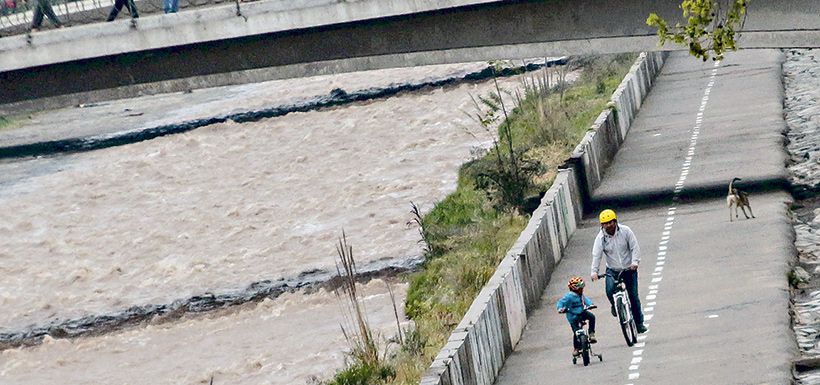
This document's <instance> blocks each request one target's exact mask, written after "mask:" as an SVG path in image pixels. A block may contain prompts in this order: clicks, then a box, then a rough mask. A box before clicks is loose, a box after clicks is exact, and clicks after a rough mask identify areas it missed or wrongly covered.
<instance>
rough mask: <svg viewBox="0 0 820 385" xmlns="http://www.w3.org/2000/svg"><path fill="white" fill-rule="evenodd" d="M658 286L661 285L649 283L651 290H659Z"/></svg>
mask: <svg viewBox="0 0 820 385" xmlns="http://www.w3.org/2000/svg"><path fill="white" fill-rule="evenodd" d="M658 286H660V285H649V290H658Z"/></svg>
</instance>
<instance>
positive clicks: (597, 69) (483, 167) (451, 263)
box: [330, 54, 636, 385]
mask: <svg viewBox="0 0 820 385" xmlns="http://www.w3.org/2000/svg"><path fill="white" fill-rule="evenodd" d="M635 57H636V55H633V54H625V55H613V56H603V57H595V58H577V59H574V60H571V61H570V62H569V63H568V64H567V65H566V66H563V67H558V68H545V69H543V70H542V71H539V72H537V73H533V74H530V75H525V76H523V77H522V81H521V86H520V87H518V89H517V90H504V89H502V88H500V87H499V86H498V83H496V92H494V93H492V94H489V95H474V96H473V97H474V99H473V100H474V102H475V111H472V112H470V113H469V114H470V115H471V116H472V117H473V118H474V120H475V122H476V123H475V126H474V127H473V128H470V129H474V130H477V131H491V132H493V133H495V135H494V136H495V137H496V138H497V139H496V140H495V141H494V142H493V143H492V145H491V146H490V148H488V149H487V150H486V151H485V153H484V154H482V156H479V157H476V158H475V159H473V160H471V161H469V162H467V163H465V164H464V165H462V167H461V169H460V170H459V177H458V186H457V188H456V191H455V192H453V193H452V194H450V195H449V196H448V197H447V198H445V199H444V200H442V201H441V202H438V203H437V204H436V205H435V207H433V208H432V210H430V211H429V212H428V213H427V214H426V215H423V216H422V214H421V213H422V211H423V209H424V208H418V207H416V206H415V205H413V206H412V211H411V213H412V216H413V217H412V220H411V222H413V223H415V224H416V225H418V226H419V231H420V233H421V238H422V240H423V241H424V242H425V246H426V249H425V262H424V264H423V266H422V268H421V270H420V271H418V272H415V273H413V274H410V275H409V276H408V277H407V279H408V280H409V282H410V286H409V289H408V292H407V299H406V303H405V314H406V315H407V317H408V318H409V319H411V320H412V321H413V322H412V324H413V327H411V328H409V329H408V330H404V331H403V334H404V336H403V338H401V339H400V343H397V344H395V345H393V347H392V348H390V347H389V346H388V349H389V352H390V353H389V354H387V355H385V359H384V360H381V361H379V362H377V363H375V364H368V362H367V360H362V359H357V355H356V354H354V355H352V356H351V357H352V358H353V359H352V360H351V363H350V364H349V366H348V368H347V369H345V370H343V371H340V372H338V373H337V374H336V376H335V377H334V379H333V380H332V382H330V384H334V385H343V384H382V383H390V384H417V383H418V382H419V379H420V377H421V375H422V373H423V372H424V371H425V370H426V369H427V368H428V367H429V365H430V363H431V362H432V360H433V358H434V357H435V356H436V354H438V352H439V350H440V349H441V348H442V346H444V344H445V343H446V341H447V339H448V337H449V335H450V333H451V331H452V330H453V329H454V328H455V326H456V325H457V324H458V323H459V321H460V320H461V318H462V317H463V315H464V314H465V312H466V311H467V309H468V308H469V306H470V304H471V303H472V301H473V299H474V298H475V296H476V295H477V294H478V292H479V291H480V290H481V288H482V287H483V286H484V284H485V283H486V282H487V281H488V280H489V278H490V277H491V276H492V274H493V272H494V271H495V268H496V266H497V265H498V263H499V262H500V261H501V259H502V258H503V257H504V255H505V253H506V252H507V250H508V249H509V248H510V247H511V246H512V244H513V242H514V241H515V240H516V239H517V237H518V235H519V234H520V232H521V231H522V230H523V229H524V227H525V226H526V224H527V221H528V219H529V215H530V213H532V211H533V210H534V209H535V208H536V207H537V206H538V204H539V203H540V198H541V197H542V196H543V194H544V193H545V192H546V190H547V189H548V188H549V186H550V185H551V183H552V181H553V179H554V178H555V175H556V172H557V167H558V166H559V165H560V164H561V163H562V162H563V161H564V160H565V159H567V158H568V156H569V154H570V152H571V151H572V149H573V148H574V147H575V146H576V145H577V144H578V142H579V141H580V139H581V138H582V137H583V135H584V134H585V133H586V131H587V130H588V128H589V127H590V126H591V125H592V123H593V122H594V120H595V118H596V117H597V116H598V115H599V114H600V113H601V111H602V110H603V109H604V108H606V106H607V103H608V102H609V100H610V97H611V95H612V93H613V92H614V90H615V88H616V87H617V86H618V84H619V83H620V82H621V80H622V79H623V77H624V75H625V74H626V72H627V71H628V70H629V67H630V66H631V64H632V62H633V61H634V60H635ZM570 72H573V73H580V76H579V77H578V78H577V79H576V80H575V81H573V82H571V83H570V82H567V81H565V79H566V78H567V74H568V73H570ZM352 350H353V351H354V353H355V352H356V350H357V349H356V348H355V346H354V347H353V349H352ZM363 368H364V369H363Z"/></svg>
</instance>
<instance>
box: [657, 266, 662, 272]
mask: <svg viewBox="0 0 820 385" xmlns="http://www.w3.org/2000/svg"><path fill="white" fill-rule="evenodd" d="M655 271H663V266H658V267H656V268H655Z"/></svg>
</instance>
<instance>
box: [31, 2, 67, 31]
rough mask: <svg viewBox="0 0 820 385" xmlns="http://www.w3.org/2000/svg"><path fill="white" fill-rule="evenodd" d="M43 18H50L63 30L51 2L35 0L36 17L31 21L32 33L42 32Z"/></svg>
mask: <svg viewBox="0 0 820 385" xmlns="http://www.w3.org/2000/svg"><path fill="white" fill-rule="evenodd" d="M43 16H45V17H48V19H49V20H51V22H52V23H53V24H54V25H55V26H56V27H57V28H63V23H62V22H60V19H58V18H57V15H56V14H54V9H53V8H51V0H34V17H32V19H31V32H37V31H39V30H40V26H41V25H42V24H43Z"/></svg>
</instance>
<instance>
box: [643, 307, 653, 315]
mask: <svg viewBox="0 0 820 385" xmlns="http://www.w3.org/2000/svg"><path fill="white" fill-rule="evenodd" d="M653 311H655V308H654V307H652V306H649V307H645V308H643V312H644V313H651V312H653Z"/></svg>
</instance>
